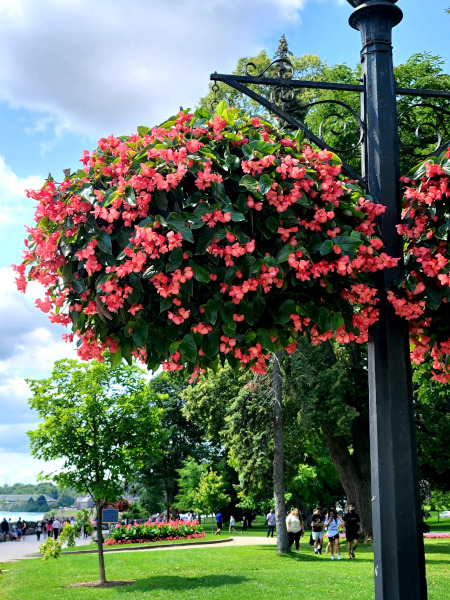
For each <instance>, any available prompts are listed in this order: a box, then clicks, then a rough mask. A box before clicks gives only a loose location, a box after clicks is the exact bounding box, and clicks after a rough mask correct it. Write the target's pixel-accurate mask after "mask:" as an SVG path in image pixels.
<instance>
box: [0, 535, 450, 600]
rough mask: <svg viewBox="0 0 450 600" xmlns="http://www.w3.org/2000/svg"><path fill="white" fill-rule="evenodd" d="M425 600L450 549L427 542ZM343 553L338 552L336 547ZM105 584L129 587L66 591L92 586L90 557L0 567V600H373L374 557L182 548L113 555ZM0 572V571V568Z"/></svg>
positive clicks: (437, 584) (439, 580) (444, 569)
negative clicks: (121, 582) (79, 584)
mask: <svg viewBox="0 0 450 600" xmlns="http://www.w3.org/2000/svg"><path fill="white" fill-rule="evenodd" d="M425 546H426V552H427V572H428V583H429V600H446V599H447V598H448V589H449V586H450V542H449V541H448V540H430V541H426V542H425ZM342 550H344V548H342ZM343 556H345V555H344V553H343ZM105 558H106V561H105V562H106V575H107V579H109V580H114V579H122V580H130V579H132V580H135V583H133V584H132V585H130V586H126V587H115V588H107V589H102V590H99V589H96V588H72V587H70V584H71V583H74V582H82V581H91V580H97V579H98V560H97V556H96V555H95V554H92V555H91V554H84V555H66V556H61V557H60V558H59V559H58V560H57V561H55V560H48V561H45V562H44V561H42V560H37V559H32V560H22V561H20V562H18V563H12V564H9V565H4V567H5V568H7V569H9V570H8V571H7V572H5V573H4V574H3V575H1V576H0V597H1V598H2V600H90V599H91V598H100V597H101V598H102V599H103V598H104V599H105V600H142V599H145V598H149V599H152V600H153V599H157V600H169V599H172V598H173V597H174V593H175V594H176V598H177V600H192V599H193V598H195V599H196V600H197V599H198V600H206V599H212V598H214V600H231V599H233V600H235V598H236V597H238V598H243V599H245V600H269V599H270V600H273V599H280V600H285V599H286V600H291V599H292V600H294V599H295V600H298V599H299V598H300V597H301V599H302V600H317V598H319V597H327V596H328V597H332V598H333V599H334V600H344V599H345V600H348V598H351V597H353V598H358V600H373V595H374V586H373V555H372V552H371V547H370V546H361V548H360V549H359V551H358V553H357V559H356V560H354V561H349V560H348V559H347V560H345V559H343V560H341V561H337V560H335V561H333V562H331V560H330V558H329V556H328V555H323V556H321V557H316V556H314V554H313V553H312V551H311V549H310V547H309V545H306V544H302V546H301V550H300V554H296V553H292V554H290V555H289V556H277V555H276V552H275V550H274V547H273V546H240V547H239V546H234V547H227V545H226V544H224V546H223V547H219V548H207V547H206V548H198V547H197V548H188V549H182V550H181V549H180V550H174V551H169V550H161V551H158V552H128V553H125V552H124V553H115V554H113V553H111V554H108V555H107V556H106V557H105ZM0 567H1V565H0Z"/></svg>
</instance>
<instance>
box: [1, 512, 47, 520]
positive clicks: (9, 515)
mask: <svg viewBox="0 0 450 600" xmlns="http://www.w3.org/2000/svg"><path fill="white" fill-rule="evenodd" d="M19 517H20V518H21V519H22V521H42V519H43V518H44V513H30V512H0V521H3V519H4V518H5V519H6V520H7V521H9V519H11V523H16V522H17V521H18V520H19Z"/></svg>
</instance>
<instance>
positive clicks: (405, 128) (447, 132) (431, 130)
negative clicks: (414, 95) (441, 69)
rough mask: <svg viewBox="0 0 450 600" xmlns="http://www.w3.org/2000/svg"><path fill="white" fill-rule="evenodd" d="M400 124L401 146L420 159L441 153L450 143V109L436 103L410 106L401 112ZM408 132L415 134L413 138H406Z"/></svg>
mask: <svg viewBox="0 0 450 600" xmlns="http://www.w3.org/2000/svg"><path fill="white" fill-rule="evenodd" d="M413 111H418V112H417V114H414V112H413ZM398 126H399V137H400V140H399V142H400V146H401V147H402V149H403V150H404V151H405V152H406V153H407V154H409V155H410V156H415V157H417V158H419V159H421V158H428V157H429V156H433V155H437V154H439V153H440V152H441V151H442V150H443V149H444V148H445V147H446V146H448V145H449V143H450V111H449V110H445V109H444V108H442V107H441V106H437V105H435V104H429V103H428V102H420V103H417V104H413V105H411V106H409V107H408V108H406V109H405V110H403V111H402V112H401V113H400V114H399V116H398ZM407 132H409V133H410V135H411V134H414V139H413V140H406V139H405V138H406V135H405V134H406V133H407Z"/></svg>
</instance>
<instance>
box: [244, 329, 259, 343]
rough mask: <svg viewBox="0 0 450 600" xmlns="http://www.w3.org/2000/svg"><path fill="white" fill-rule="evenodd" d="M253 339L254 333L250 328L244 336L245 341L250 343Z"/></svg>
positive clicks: (254, 338) (254, 337)
mask: <svg viewBox="0 0 450 600" xmlns="http://www.w3.org/2000/svg"><path fill="white" fill-rule="evenodd" d="M254 340H256V333H255V332H254V331H253V330H252V329H251V330H250V331H248V332H247V335H246V336H245V343H246V344H251V343H252V342H253V341H254Z"/></svg>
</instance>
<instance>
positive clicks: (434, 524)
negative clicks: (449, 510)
mask: <svg viewBox="0 0 450 600" xmlns="http://www.w3.org/2000/svg"><path fill="white" fill-rule="evenodd" d="M439 512H443V511H442V510H440V511H439ZM430 513H431V518H430V519H425V523H426V524H427V525H429V526H430V531H439V532H447V533H450V519H448V518H446V519H441V518H440V519H439V522H438V511H437V510H432V511H430Z"/></svg>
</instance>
